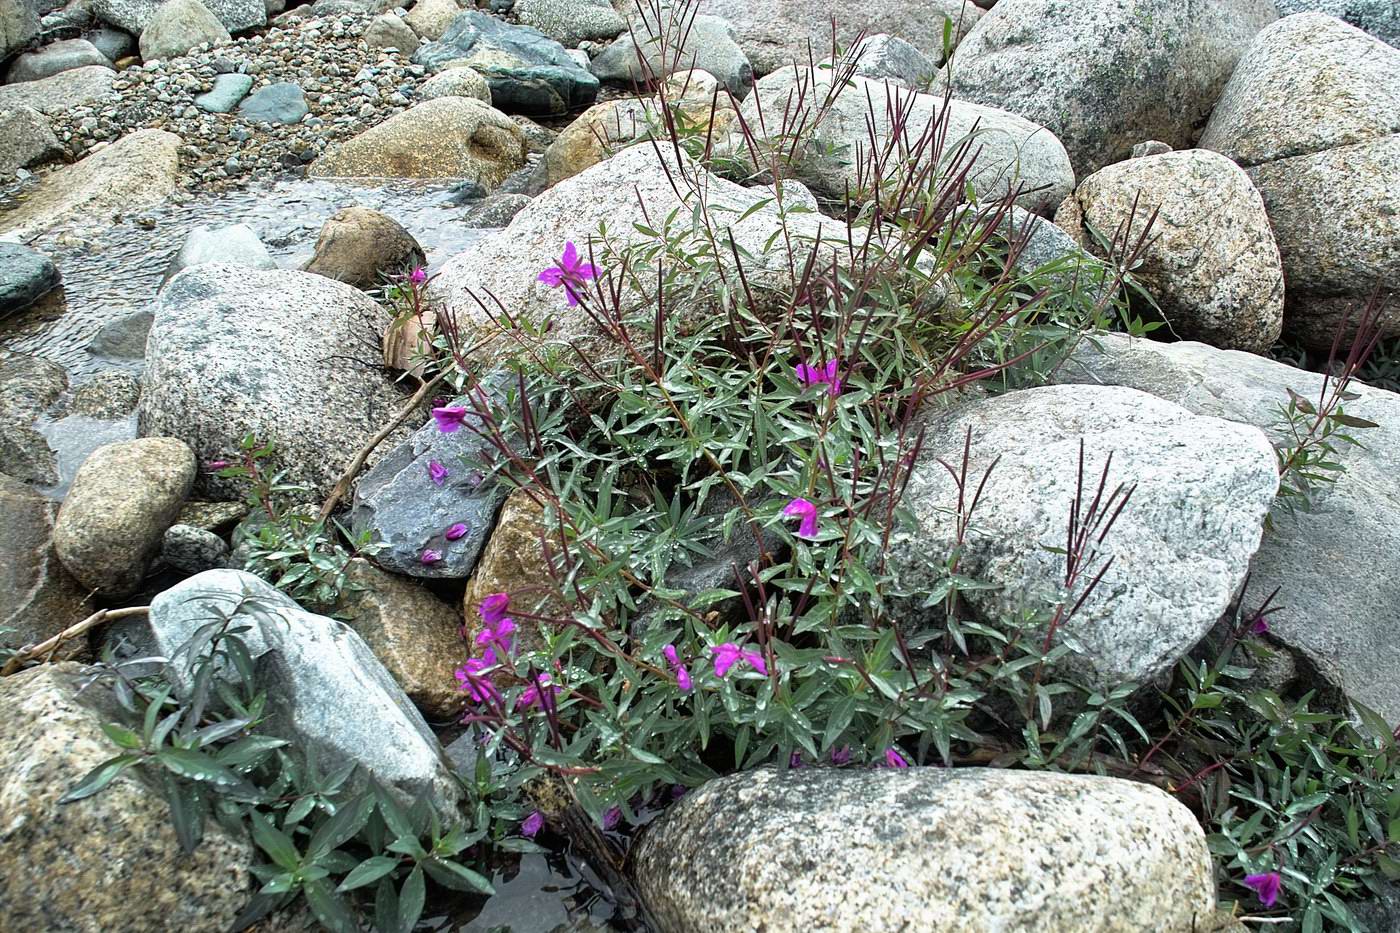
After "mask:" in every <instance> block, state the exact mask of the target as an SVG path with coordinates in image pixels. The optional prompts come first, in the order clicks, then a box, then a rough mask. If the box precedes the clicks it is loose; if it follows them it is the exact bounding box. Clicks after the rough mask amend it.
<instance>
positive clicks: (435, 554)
mask: <svg viewBox="0 0 1400 933" xmlns="http://www.w3.org/2000/svg"><path fill="white" fill-rule="evenodd" d="M418 559H419V560H421V561H422V562H423V563H425V564H436V563H437V562H438V561H440V560H442V552H441V551H434V550H433V549H432V548H427V549H426V550H424V551H423V554H422V555H421V556H420V557H419V558H418Z"/></svg>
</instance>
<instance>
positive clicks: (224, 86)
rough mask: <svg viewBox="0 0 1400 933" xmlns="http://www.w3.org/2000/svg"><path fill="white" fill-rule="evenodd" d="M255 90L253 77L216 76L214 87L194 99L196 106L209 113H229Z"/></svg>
mask: <svg viewBox="0 0 1400 933" xmlns="http://www.w3.org/2000/svg"><path fill="white" fill-rule="evenodd" d="M252 88H253V76H252V75H245V74H239V73H238V72H236V71H234V72H229V73H228V74H222V75H215V76H214V86H213V87H211V88H210V89H209V90H208V91H206V92H205V93H203V94H200V95H199V96H198V97H196V98H195V99H194V105H195V106H196V107H198V108H199V109H200V110H203V111H206V112H207V113H228V112H229V111H231V110H233V108H234V107H237V106H238V104H239V102H240V101H242V100H243V98H245V97H247V96H248V92H249V91H250V90H252Z"/></svg>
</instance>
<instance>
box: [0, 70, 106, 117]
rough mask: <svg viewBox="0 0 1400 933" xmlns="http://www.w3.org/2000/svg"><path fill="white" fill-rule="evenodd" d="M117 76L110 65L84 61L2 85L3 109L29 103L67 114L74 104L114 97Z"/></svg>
mask: <svg viewBox="0 0 1400 933" xmlns="http://www.w3.org/2000/svg"><path fill="white" fill-rule="evenodd" d="M116 79H117V73H116V72H115V71H113V70H112V69H111V67H110V66H108V65H84V66H83V67H81V68H70V69H69V70H67V71H60V72H59V73H58V74H56V75H52V76H50V77H47V78H40V79H39V80H37V81H21V82H20V83H19V84H6V85H0V110H4V109H9V108H12V107H29V108H32V109H34V110H37V111H39V112H40V113H42V114H43V115H44V116H47V117H58V116H65V115H66V114H67V113H68V111H69V110H71V109H73V108H74V107H84V106H93V105H95V104H100V103H107V102H110V101H112V100H115V99H116V97H117V93H116V91H114V90H113V89H112V83H113V82H114V81H116Z"/></svg>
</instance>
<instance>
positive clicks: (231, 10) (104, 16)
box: [92, 0, 267, 36]
mask: <svg viewBox="0 0 1400 933" xmlns="http://www.w3.org/2000/svg"><path fill="white" fill-rule="evenodd" d="M164 2H165V0H92V11H93V13H95V14H96V15H97V18H98V19H100V20H102V21H103V22H104V23H110V24H111V25H113V26H116V27H117V28H118V29H120V30H122V31H123V32H129V33H131V34H132V35H134V36H139V35H140V34H141V33H142V32H143V31H145V29H146V27H147V26H148V25H150V22H151V20H152V19H153V18H154V17H155V15H156V11H157V10H159V9H160V8H161V6H162V5H163V3H164ZM204 6H205V7H206V8H207V9H208V10H209V12H210V13H212V14H213V15H214V18H215V19H217V20H218V21H219V23H220V24H221V25H222V26H223V27H224V28H225V29H227V30H228V31H229V32H241V31H243V30H245V29H254V28H256V27H258V26H264V25H266V24H267V8H266V7H265V6H264V5H263V0H206V2H205V3H204Z"/></svg>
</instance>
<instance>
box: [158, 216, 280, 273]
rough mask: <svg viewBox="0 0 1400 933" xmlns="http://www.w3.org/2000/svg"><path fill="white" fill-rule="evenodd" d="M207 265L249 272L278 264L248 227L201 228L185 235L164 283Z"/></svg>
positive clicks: (172, 259)
mask: <svg viewBox="0 0 1400 933" xmlns="http://www.w3.org/2000/svg"><path fill="white" fill-rule="evenodd" d="M205 262H222V263H227V264H229V265H233V266H245V267H247V268H249V269H264V270H266V269H276V268H277V261H276V260H274V259H273V258H272V254H271V253H269V252H268V251H267V247H266V246H264V245H263V243H262V240H259V239H258V235H257V234H256V233H254V232H253V228H252V227H250V226H248V225H247V224H229V225H228V226H227V227H210V226H203V225H201V226H198V227H195V228H194V229H192V230H191V231H190V232H189V233H188V234H186V235H185V242H184V243H183V244H181V246H180V251H179V252H178V253H176V254H175V255H174V256H172V257H171V259H170V265H169V266H167V267H166V269H165V278H164V279H163V281H164V282H168V281H170V280H171V279H172V278H174V277H175V274H176V273H177V272H179V271H180V270H182V269H188V268H189V267H190V266H197V265H199V264H200V263H205Z"/></svg>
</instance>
